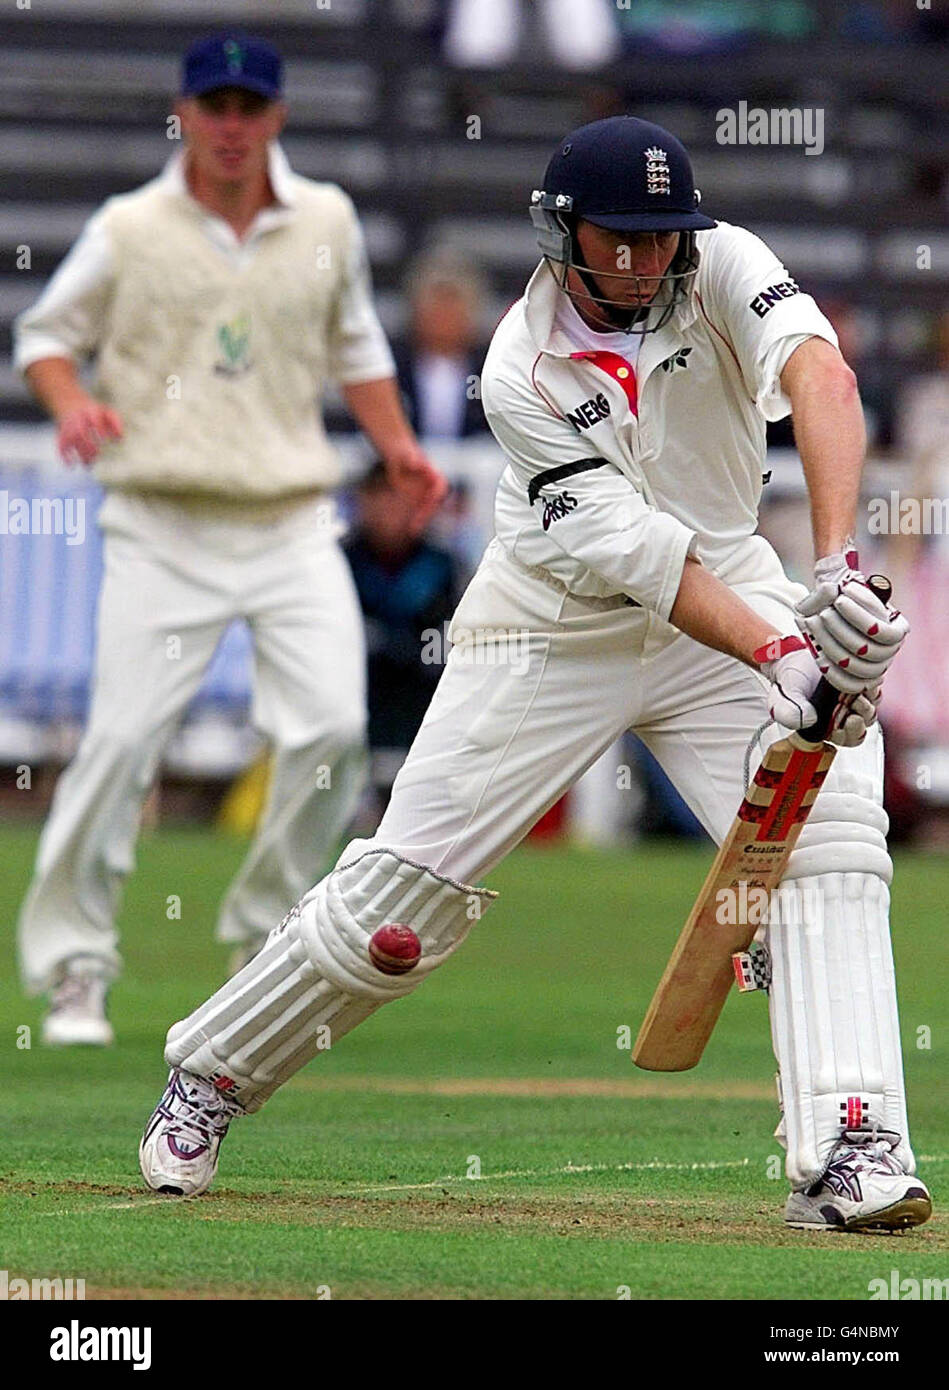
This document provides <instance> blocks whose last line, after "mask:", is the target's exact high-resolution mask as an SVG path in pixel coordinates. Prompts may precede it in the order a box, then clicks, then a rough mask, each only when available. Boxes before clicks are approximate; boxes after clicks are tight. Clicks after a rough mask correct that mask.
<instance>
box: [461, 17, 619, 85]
mask: <svg viewBox="0 0 949 1390" xmlns="http://www.w3.org/2000/svg"><path fill="white" fill-rule="evenodd" d="M616 13H617V11H616V7H615V5H614V4H613V3H612V0H536V2H535V3H533V4H530V3H528V0H449V6H448V22H447V28H446V32H445V42H444V53H445V58H446V60H447V61H448V62H449V63H451V64H452V66H453V67H459V68H501V67H505V66H506V65H507V64H508V63H512V62H514V61H515V59H516V58H518V57H520V58H524V57H526V56H533V55H534V53H535V52H536V48H535V44H534V43H533V42H532V40H533V35H532V34H531V33H530V29H531V24H530V20H532V19H534V18H535V17H536V18H537V19H539V20H540V34H539V37H540V39H541V46H540V51H541V53H542V54H543V56H544V57H547V56H548V55H549V56H550V57H551V58H553V60H554V62H556V63H558V64H559V65H560V66H561V67H565V68H569V69H571V70H572V71H576V72H581V71H589V70H590V69H592V68H598V67H601V66H602V65H603V64H604V63H610V62H612V60H613V59H614V58H616V57H617V56H618V53H619V32H618V29H617V26H616ZM525 21H527V22H525Z"/></svg>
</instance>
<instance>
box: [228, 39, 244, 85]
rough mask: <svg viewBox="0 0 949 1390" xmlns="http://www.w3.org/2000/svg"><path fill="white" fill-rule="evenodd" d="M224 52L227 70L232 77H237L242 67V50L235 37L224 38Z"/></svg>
mask: <svg viewBox="0 0 949 1390" xmlns="http://www.w3.org/2000/svg"><path fill="white" fill-rule="evenodd" d="M224 54H225V57H226V58H227V70H228V72H229V73H230V74H231V76H232V77H237V76H238V75H239V74H240V73H241V72H242V71H243V67H244V50H243V48H242V47H241V45H240V44H239V43H238V42H237V40H236V39H226V40H225V42H224Z"/></svg>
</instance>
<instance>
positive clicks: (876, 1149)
mask: <svg viewBox="0 0 949 1390" xmlns="http://www.w3.org/2000/svg"><path fill="white" fill-rule="evenodd" d="M881 1164H882V1165H883V1167H884V1168H886V1169H887V1171H888V1172H891V1173H899V1172H902V1169H901V1168H900V1165H899V1164H898V1163H897V1162H896V1160H895V1159H894V1158H893V1155H892V1153H891V1152H890V1145H889V1144H888V1143H887V1142H886V1141H885V1140H884V1139H878V1140H877V1141H876V1143H871V1144H861V1145H859V1146H857V1145H852V1146H849V1147H848V1148H846V1149H844V1150H843V1152H842V1153H841V1154H840V1157H839V1158H834V1159H833V1160H832V1166H833V1167H835V1168H837V1167H839V1168H844V1169H846V1170H847V1171H848V1172H851V1173H859V1172H861V1171H862V1172H866V1171H868V1170H870V1169H872V1168H874V1167H877V1166H879V1165H881Z"/></svg>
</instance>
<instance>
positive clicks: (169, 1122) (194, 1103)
mask: <svg viewBox="0 0 949 1390" xmlns="http://www.w3.org/2000/svg"><path fill="white" fill-rule="evenodd" d="M243 1114H244V1111H243V1109H242V1108H241V1106H239V1105H238V1104H237V1102H236V1101H233V1100H228V1098H227V1096H225V1095H224V1094H223V1093H222V1092H221V1091H219V1090H218V1089H217V1087H216V1086H214V1085H213V1083H212V1082H210V1081H205V1079H204V1077H203V1076H194V1075H192V1073H191V1072H187V1071H178V1070H174V1071H172V1072H170V1073H169V1076H168V1085H167V1086H166V1087H165V1094H164V1095H163V1096H162V1098H161V1100H160V1101H159V1102H158V1105H157V1107H156V1108H155V1110H154V1111H153V1112H152V1116H151V1119H150V1120H149V1121H148V1124H147V1125H146V1126H145V1133H144V1134H143V1135H142V1142H141V1144H140V1145H139V1150H138V1161H139V1166H140V1167H141V1170H142V1177H143V1178H144V1179H145V1182H146V1183H147V1184H148V1186H149V1187H150V1188H152V1190H153V1191H155V1192H167V1193H169V1194H170V1195H172V1196H175V1197H196V1196H197V1195H198V1194H199V1193H200V1192H205V1191H206V1190H207V1188H209V1187H210V1185H211V1182H212V1180H213V1178H214V1174H215V1173H216V1172H217V1159H218V1150H219V1149H220V1147H221V1140H222V1139H223V1138H224V1136H225V1134H226V1133H227V1127H228V1125H229V1124H230V1123H231V1120H233V1119H234V1118H235V1117H236V1116H238V1115H243Z"/></svg>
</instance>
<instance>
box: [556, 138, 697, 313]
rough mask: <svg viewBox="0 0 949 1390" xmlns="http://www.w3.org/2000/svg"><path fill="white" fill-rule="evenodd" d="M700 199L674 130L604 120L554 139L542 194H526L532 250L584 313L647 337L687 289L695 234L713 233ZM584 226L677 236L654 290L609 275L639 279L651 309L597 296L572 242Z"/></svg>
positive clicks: (694, 262) (642, 280) (575, 242)
mask: <svg viewBox="0 0 949 1390" xmlns="http://www.w3.org/2000/svg"><path fill="white" fill-rule="evenodd" d="M700 198H701V194H700V193H699V191H698V189H697V188H696V187H695V184H694V181H693V178H692V165H691V163H690V161H689V156H688V154H687V153H686V150H685V146H684V145H683V144H682V142H681V141H680V140H679V139H678V138H677V137H676V136H675V135H673V134H672V132H671V131H668V130H665V129H663V127H662V126H659V125H653V123H652V122H651V121H642V120H640V119H639V118H638V117H637V116H608V117H607V118H606V119H605V120H602V121H593V122H591V123H590V124H589V125H585V126H580V128H579V129H578V130H574V131H572V132H571V133H570V134H569V135H567V136H565V137H564V139H563V140H561V142H560V145H559V146H558V148H557V151H556V153H555V154H554V156H553V158H552V159H551V160H550V163H549V164H548V165H547V170H546V173H545V174H544V186H543V188H538V189H535V190H534V192H533V193H532V194H531V205H530V215H531V221H532V222H533V224H534V229H535V231H536V233H537V244H538V246H539V247H540V249H541V251H542V252H543V255H544V258H545V259H546V261H547V263H548V265H549V266H550V268H551V270H553V271H554V274H555V276H556V278H557V281H558V284H559V285H560V288H561V289H562V290H564V292H565V293H566V294H568V295H569V296H570V298H571V299H573V300H574V301H575V302H576V301H577V300H580V301H585V302H586V305H587V307H588V308H589V306H591V305H596V306H597V307H598V311H599V313H600V315H601V316H602V317H605V319H606V320H607V321H608V323H609V324H610V325H611V326H612V327H614V328H618V329H621V330H622V331H624V332H627V333H653V332H655V331H656V330H657V329H659V328H661V327H663V325H664V324H666V323H668V321H669V318H670V317H671V315H672V313H673V311H674V309H675V306H676V304H678V303H680V302H681V301H682V300H683V299H684V298H685V297H686V296H687V294H688V293H689V290H690V288H691V286H692V284H693V281H694V279H695V274H696V271H697V269H698V253H697V250H696V241H695V233H696V232H699V231H705V230H707V229H710V228H712V227H715V226H717V223H716V222H714V221H713V219H712V218H711V217H706V216H705V214H704V213H702V212H699V210H698V208H699V201H700ZM581 220H583V221H585V222H592V223H593V224H594V225H596V226H598V227H605V228H608V229H609V230H611V231H615V232H620V233H623V232H627V233H629V234H630V235H631V236H634V235H636V234H637V233H649V232H656V233H661V232H678V233H679V234H680V236H679V245H678V248H677V250H676V254H675V257H674V259H673V261H672V263H671V265H670V266H669V269H668V270H667V272H666V274H665V276H664V278H663V283H662V285H661V286H660V288H659V289H656V282H655V281H653V280H648V279H647V278H645V277H639V276H636V275H627V276H614V277H613V278H614V279H617V278H618V279H627V280H629V281H636V282H637V287H638V289H639V290H642V291H643V292H644V293H645V292H646V291H647V290H648V292H649V294H650V295H651V298H650V299H649V301H648V303H645V302H644V303H643V305H642V307H640V308H636V309H631V308H630V306H629V304H628V303H622V302H620V301H617V300H613V299H609V298H607V297H606V296H605V295H604V294H603V293H602V291H601V290H600V287H599V286H598V284H597V281H596V277H595V276H594V275H593V273H592V271H591V270H590V269H589V268H588V266H587V265H586V263H585V261H584V258H583V255H582V252H581V249H580V245H579V242H578V240H577V225H578V223H579V222H580V221H581ZM555 267H559V268H560V269H559V270H557V269H555ZM570 271H575V272H576V276H577V277H578V278H579V281H580V282H581V283H582V285H583V289H582V290H581V289H578V288H577V287H576V281H573V282H571V281H570V280H569V273H570ZM650 286H651V287H652V288H651V289H650V288H649V287H650Z"/></svg>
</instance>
